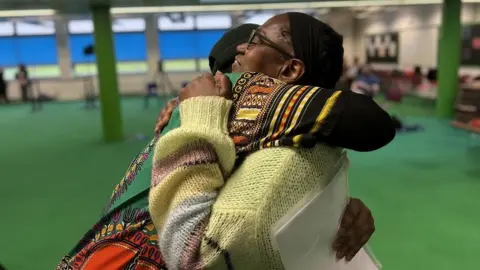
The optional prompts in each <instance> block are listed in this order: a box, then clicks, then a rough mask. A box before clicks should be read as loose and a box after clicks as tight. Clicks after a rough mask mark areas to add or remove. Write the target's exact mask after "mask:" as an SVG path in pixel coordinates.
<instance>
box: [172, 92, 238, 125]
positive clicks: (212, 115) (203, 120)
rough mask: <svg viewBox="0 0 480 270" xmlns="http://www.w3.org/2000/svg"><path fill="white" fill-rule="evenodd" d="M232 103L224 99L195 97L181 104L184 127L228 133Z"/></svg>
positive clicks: (181, 118)
mask: <svg viewBox="0 0 480 270" xmlns="http://www.w3.org/2000/svg"><path fill="white" fill-rule="evenodd" d="M231 107H232V101H230V100H227V99H225V98H223V97H213V96H211V97H194V98H189V99H186V100H184V101H182V103H180V121H181V126H182V127H187V128H202V129H204V128H206V129H217V130H221V132H223V133H228V130H227V122H228V115H229V113H230V108H231Z"/></svg>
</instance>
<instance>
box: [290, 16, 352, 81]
mask: <svg viewBox="0 0 480 270" xmlns="http://www.w3.org/2000/svg"><path fill="white" fill-rule="evenodd" d="M287 16H288V19H289V21H290V36H291V39H292V46H293V51H294V55H295V58H297V59H299V60H302V61H303V63H304V64H305V74H304V75H303V76H302V78H301V79H300V81H298V82H297V83H298V84H306V85H314V86H320V87H324V88H333V87H335V84H336V83H337V81H338V80H339V78H340V76H341V74H342V68H343V38H342V36H341V35H340V34H338V33H337V32H335V30H333V29H332V28H331V27H330V26H329V25H327V24H325V23H323V22H321V21H319V20H317V19H316V18H314V17H312V16H310V15H308V14H305V13H300V12H288V13H287Z"/></svg>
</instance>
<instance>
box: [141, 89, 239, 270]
mask: <svg viewBox="0 0 480 270" xmlns="http://www.w3.org/2000/svg"><path fill="white" fill-rule="evenodd" d="M231 104H232V103H231V101H228V100H226V99H224V98H220V97H196V98H191V99H188V100H185V101H183V102H182V103H181V104H180V120H181V125H180V127H179V128H178V129H175V130H172V131H170V132H169V133H167V134H166V135H165V136H164V137H162V138H160V140H159V141H158V143H157V146H156V148H155V156H154V166H153V171H152V182H151V189H150V195H149V208H150V214H151V217H152V220H153V223H154V224H155V227H156V228H157V230H158V233H159V237H160V239H159V245H160V249H161V252H162V256H163V258H164V260H165V262H166V263H167V265H168V268H169V269H171V270H174V269H196V268H201V267H202V266H203V265H204V264H205V263H206V262H205V261H203V258H205V257H208V258H209V260H212V254H199V253H200V249H201V245H202V235H203V233H204V231H205V228H206V225H207V223H208V219H209V217H210V213H211V207H212V205H213V203H214V202H215V199H216V198H217V196H218V191H219V189H220V188H221V187H222V186H223V185H224V178H225V177H226V176H227V175H228V174H229V173H230V172H231V171H232V168H233V166H234V163H235V145H234V143H233V141H232V139H231V138H230V137H229V136H228V130H227V120H228V114H229V111H230V108H231ZM199 255H200V256H199ZM213 257H215V256H213ZM213 259H214V258H213Z"/></svg>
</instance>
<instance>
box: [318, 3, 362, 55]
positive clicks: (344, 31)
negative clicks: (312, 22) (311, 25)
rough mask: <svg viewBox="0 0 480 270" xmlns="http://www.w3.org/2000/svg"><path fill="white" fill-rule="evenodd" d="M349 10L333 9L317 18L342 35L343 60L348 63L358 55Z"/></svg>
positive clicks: (353, 21) (352, 20) (353, 23)
mask: <svg viewBox="0 0 480 270" xmlns="http://www.w3.org/2000/svg"><path fill="white" fill-rule="evenodd" d="M352 15H353V14H352V12H351V11H350V10H349V9H333V10H331V11H330V12H329V13H328V14H325V15H323V16H319V17H320V20H322V21H323V22H325V23H327V24H329V25H330V26H331V27H332V28H333V29H334V30H335V31H337V32H338V33H340V34H341V35H343V49H344V55H345V60H346V61H347V62H349V63H351V62H352V61H353V58H354V57H355V55H358V53H359V51H358V46H356V44H355V43H356V38H355V36H356V34H355V17H353V16H352Z"/></svg>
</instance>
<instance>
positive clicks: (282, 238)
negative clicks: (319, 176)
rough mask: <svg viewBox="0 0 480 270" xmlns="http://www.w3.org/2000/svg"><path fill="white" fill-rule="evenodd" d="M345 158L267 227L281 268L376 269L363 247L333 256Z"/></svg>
mask: <svg viewBox="0 0 480 270" xmlns="http://www.w3.org/2000/svg"><path fill="white" fill-rule="evenodd" d="M348 165H349V164H348V159H347V157H346V156H345V155H344V156H343V157H342V158H340V160H339V161H338V163H337V166H336V170H335V172H336V173H335V174H334V175H332V178H333V179H332V180H331V181H330V183H329V184H328V185H327V186H326V187H325V188H323V189H322V188H321V187H318V188H316V189H314V190H312V192H310V193H309V194H308V195H307V196H306V197H305V198H304V200H302V201H301V202H299V203H298V204H297V206H295V207H293V208H292V209H291V210H290V211H289V212H288V213H287V214H286V215H285V216H284V217H283V218H282V219H281V220H279V221H278V222H277V223H276V224H275V225H274V226H272V230H271V238H272V243H273V246H274V247H275V248H277V250H278V251H279V253H280V256H281V258H282V263H283V265H284V267H285V270H379V269H381V265H380V263H379V262H378V261H377V260H376V259H375V257H374V256H373V254H372V253H371V252H370V251H369V250H368V248H366V247H364V248H362V250H360V252H359V253H357V255H356V256H355V257H354V258H353V259H352V261H351V262H349V263H346V262H345V260H344V259H342V260H340V261H339V260H337V259H336V257H335V253H334V252H333V249H332V243H333V241H334V239H335V235H336V233H337V231H338V227H339V224H340V220H341V218H342V215H343V213H344V210H345V207H346V206H347V204H348V200H349V194H348V174H347V169H348Z"/></svg>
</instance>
